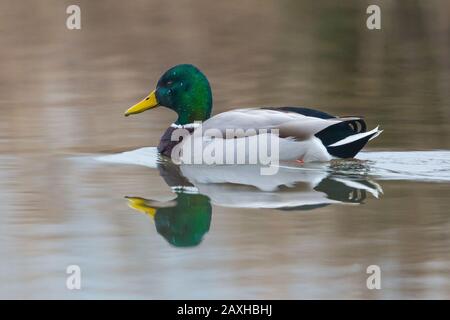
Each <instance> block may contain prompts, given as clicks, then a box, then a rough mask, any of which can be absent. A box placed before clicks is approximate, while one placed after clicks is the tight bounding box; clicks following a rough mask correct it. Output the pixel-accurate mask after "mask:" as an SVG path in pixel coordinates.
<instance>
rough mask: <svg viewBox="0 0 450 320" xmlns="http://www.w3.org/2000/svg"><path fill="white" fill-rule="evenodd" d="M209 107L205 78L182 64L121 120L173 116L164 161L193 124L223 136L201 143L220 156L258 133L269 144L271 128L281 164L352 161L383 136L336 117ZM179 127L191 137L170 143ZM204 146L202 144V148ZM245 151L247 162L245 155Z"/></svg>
mask: <svg viewBox="0 0 450 320" xmlns="http://www.w3.org/2000/svg"><path fill="white" fill-rule="evenodd" d="M212 105H213V100H212V92H211V86H210V84H209V81H208V79H207V77H206V76H205V75H204V74H203V73H202V72H201V71H200V70H199V69H198V68H197V67H195V66H193V65H190V64H181V65H177V66H174V67H172V68H170V69H169V70H167V71H166V72H165V73H164V74H163V75H162V76H161V78H160V79H159V81H158V83H157V85H156V89H155V90H154V91H152V92H151V93H150V94H149V95H148V96H147V97H145V98H144V99H143V100H142V101H140V102H139V103H137V104H135V105H134V106H132V107H131V108H129V109H128V110H127V111H126V112H125V116H129V115H132V114H137V113H141V112H143V111H146V110H148V109H152V108H155V107H158V106H164V107H167V108H169V109H171V110H173V111H175V112H176V113H177V115H178V118H177V120H176V121H175V122H174V123H173V124H172V125H170V127H169V128H168V129H167V130H166V132H165V133H164V134H163V136H162V137H161V140H160V143H159V145H158V151H159V152H160V153H161V154H163V155H165V156H171V155H172V150H173V149H174V148H175V147H176V146H177V145H179V144H180V145H179V149H180V150H183V148H185V147H186V146H187V145H188V143H187V141H190V140H193V139H195V132H194V131H195V130H197V129H196V126H197V124H198V122H202V129H203V132H206V131H207V130H208V129H215V130H216V131H217V130H218V131H219V132H221V133H223V136H222V138H221V139H217V137H215V139H209V140H207V141H208V142H207V143H206V144H211V143H213V144H214V143H219V142H220V143H222V146H225V147H224V150H225V151H224V152H225V154H226V153H227V152H230V153H231V152H232V153H233V154H235V151H236V150H235V148H236V146H237V145H239V144H238V141H237V140H239V139H244V140H245V141H243V142H244V145H248V144H250V143H252V139H253V140H254V139H257V138H261V135H262V134H265V135H266V136H267V137H268V138H270V139H273V138H274V136H273V134H272V132H275V131H273V130H274V129H276V131H277V135H276V137H275V139H278V140H277V142H278V146H279V147H278V152H279V155H278V159H279V160H280V161H286V160H297V161H299V162H312V161H329V160H331V159H332V158H353V157H354V156H355V155H356V154H357V153H358V152H359V151H360V150H361V149H362V148H363V147H364V146H365V144H366V143H367V142H368V141H369V140H371V139H373V138H375V137H376V136H378V135H379V134H380V133H381V132H382V131H381V130H379V129H378V127H376V128H375V129H373V130H370V131H366V123H365V122H364V120H362V119H361V118H360V117H336V116H333V115H330V114H328V113H325V112H322V111H318V110H314V109H309V108H303V107H278V108H275V107H262V108H250V109H238V110H232V111H227V112H223V113H220V114H217V115H215V116H213V117H211V110H212ZM180 128H182V129H185V130H187V131H188V132H189V133H190V135H188V136H187V137H186V136H184V137H183V138H179V139H176V140H175V141H172V140H173V138H172V135H173V133H174V131H175V130H176V129H180ZM229 129H234V130H242V131H244V134H243V135H238V136H236V135H233V136H231V137H228V136H227V134H226V131H227V130H229ZM247 132H250V133H247ZM261 132H263V133H261ZM186 138H187V139H186ZM191 142H192V141H191ZM253 142H254V141H253ZM206 144H205V142H204V141H203V140H202V146H203V148H205V147H206ZM241 145H242V144H241ZM230 148H231V149H233V150H231V149H230ZM238 152H239V151H238ZM245 152H246V153H247V154H246V157H248V152H249V151H248V150H247V151H245ZM181 153H182V152H181Z"/></svg>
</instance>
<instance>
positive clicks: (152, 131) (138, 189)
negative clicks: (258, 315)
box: [0, 0, 450, 299]
mask: <svg viewBox="0 0 450 320" xmlns="http://www.w3.org/2000/svg"><path fill="white" fill-rule="evenodd" d="M79 3H80V6H81V8H82V29H81V30H79V31H70V30H67V29H66V28H65V19H66V16H67V15H66V14H65V9H66V7H67V5H69V4H71V3H70V2H64V1H56V0H55V1H51V0H45V1H40V2H39V3H38V2H36V3H34V2H30V3H25V2H23V3H19V2H17V1H10V0H3V1H2V2H0V31H1V34H2V36H1V37H0V70H2V72H1V73H0V109H1V111H2V116H1V118H0V256H1V257H2V260H1V263H0V297H1V298H28V299H31V298H66V299H79V298H289V299H296V298H345V299H350V298H371V299H372V298H373V299H389V298H403V299H404V298H450V250H449V249H448V248H449V247H450V232H449V230H450V201H449V200H448V199H449V197H450V188H449V180H450V156H449V152H448V151H446V150H449V149H450V139H449V137H450V132H449V126H448V123H449V121H450V93H449V91H448V88H449V87H450V79H449V78H450V76H449V75H450V73H449V71H450V61H449V56H450V52H449V50H450V43H449V39H450V36H449V34H450V23H449V20H448V17H449V13H450V6H449V4H448V2H447V1H427V2H425V1H423V2H418V1H417V2H414V1H396V2H382V10H383V27H382V30H381V31H376V32H372V31H368V30H367V29H366V28H365V17H366V15H365V9H366V7H367V3H365V2H364V1H346V2H345V4H344V3H342V4H340V3H336V2H335V1H321V2H320V4H318V3H316V4H312V3H311V2H308V3H306V2H304V3H303V2H302V1H277V2H275V1H273V2H267V4H266V5H264V6H262V5H260V4H259V2H258V1H256V0H255V1H253V0H250V1H246V2H245V3H242V2H241V1H227V2H226V3H225V2H224V3H217V4H214V6H213V5H212V4H211V3H210V2H209V1H195V2H194V1H180V2H177V3H172V2H167V1H133V2H132V3H127V4H125V3H123V2H120V1H95V2H93V1H91V2H88V1H80V2H79ZM380 3H381V2H380ZM19 17H20V18H19ZM185 62H188V63H193V64H196V65H198V66H199V67H200V68H201V69H202V70H204V72H205V73H206V74H207V76H208V77H209V78H210V80H211V84H212V87H213V94H214V112H215V113H218V112H222V111H226V110H230V109H233V108H235V107H251V106H262V105H265V106H272V105H276V106H281V105H304V106H310V107H316V108H320V109H323V110H324V111H328V112H330V113H335V114H341V115H348V114H357V115H364V116H365V117H366V121H367V123H368V125H369V126H370V127H374V126H376V125H377V124H380V125H381V126H382V128H383V129H384V130H385V131H384V133H383V134H382V135H381V136H380V137H379V138H377V139H376V140H374V141H371V143H370V145H369V146H368V148H367V149H366V151H367V152H365V153H362V154H361V155H360V159H363V160H364V161H363V162H340V163H339V162H338V163H333V164H327V165H307V166H295V167H294V168H292V167H290V168H281V169H280V173H279V175H277V178H274V179H271V180H269V181H260V180H258V179H257V178H255V177H256V176H254V175H252V174H253V173H252V172H253V171H252V169H251V168H248V170H247V169H244V170H243V169H242V168H232V169H231V170H230V168H228V170H229V171H228V172H227V171H225V173H224V172H222V171H221V170H226V169H224V168H219V169H217V168H209V169H208V168H203V169H202V168H200V169H199V168H197V169H198V171H195V170H196V169H195V168H194V169H192V168H181V169H180V168H178V167H176V166H173V165H172V164H171V163H170V162H167V161H164V160H161V159H160V158H158V156H157V155H156V154H155V152H154V149H152V148H144V149H141V148H143V147H152V146H155V145H157V143H158V141H159V137H160V135H161V134H162V133H163V131H164V130H165V129H166V127H167V126H168V125H169V124H170V123H171V122H172V121H173V120H174V114H173V113H171V112H170V111H169V110H166V109H163V108H159V109H157V110H154V111H151V112H147V113H144V114H142V115H139V116H135V117H131V118H125V117H123V111H124V110H125V109H126V108H127V107H129V106H130V105H131V104H133V103H134V102H136V101H137V100H139V99H140V98H142V97H143V96H145V95H146V94H148V92H149V91H150V90H152V89H153V87H154V85H155V83H156V81H157V79H158V78H159V76H160V74H161V73H162V72H164V71H165V70H166V69H167V68H168V67H170V66H172V65H174V64H178V63H185ZM433 150H438V151H433ZM127 151H131V152H130V153H123V152H127ZM412 151H415V152H412ZM221 176H222V177H223V176H226V177H227V179H229V180H233V179H241V180H242V179H247V180H248V181H252V185H250V186H249V185H247V186H245V185H240V184H207V183H206V182H207V181H206V180H207V179H206V180H205V177H209V178H210V180H214V179H213V178H212V177H215V179H216V180H215V181H217V179H218V177H221ZM232 182H236V180H234V181H232ZM125 197H129V198H125ZM130 197H131V198H130ZM144 199H145V200H144ZM155 208H157V209H155ZM71 264H77V265H79V266H80V267H81V269H82V290H80V291H69V290H67V289H66V286H65V281H66V277H67V274H66V273H65V270H66V267H67V266H68V265H71ZM372 264H376V265H379V266H380V267H381V270H382V289H381V290H372V291H371V290H368V289H367V288H366V278H367V274H366V268H367V266H369V265H372Z"/></svg>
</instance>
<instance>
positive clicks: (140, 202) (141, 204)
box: [125, 197, 156, 218]
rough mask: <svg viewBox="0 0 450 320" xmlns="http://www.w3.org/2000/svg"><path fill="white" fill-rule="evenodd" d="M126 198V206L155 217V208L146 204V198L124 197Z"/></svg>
mask: <svg viewBox="0 0 450 320" xmlns="http://www.w3.org/2000/svg"><path fill="white" fill-rule="evenodd" d="M125 198H127V199H128V206H129V207H130V208H132V209H134V210H136V211H139V212H142V213H145V214H148V215H149V216H151V217H152V218H154V217H155V213H156V209H155V208H153V207H150V206H149V205H148V202H147V200H145V199H143V198H139V197H125Z"/></svg>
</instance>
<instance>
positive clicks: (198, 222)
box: [155, 193, 211, 247]
mask: <svg viewBox="0 0 450 320" xmlns="http://www.w3.org/2000/svg"><path fill="white" fill-rule="evenodd" d="M176 201H177V204H176V206H174V207H168V208H158V209H157V211H156V214H155V225H156V230H157V231H158V233H159V234H161V235H162V236H163V237H164V238H165V239H166V240H167V241H168V242H169V243H170V244H172V245H174V246H176V247H193V246H196V245H198V244H200V242H201V241H202V239H203V235H204V234H205V233H206V232H208V231H209V226H210V224H211V204H210V202H209V198H208V197H206V196H203V195H201V194H185V193H179V194H178V197H177V199H176Z"/></svg>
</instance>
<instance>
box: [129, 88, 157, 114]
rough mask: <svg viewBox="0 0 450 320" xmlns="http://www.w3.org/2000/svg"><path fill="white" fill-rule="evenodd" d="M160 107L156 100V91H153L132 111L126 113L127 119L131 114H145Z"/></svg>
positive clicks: (131, 109) (132, 108) (133, 107)
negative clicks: (146, 111)
mask: <svg viewBox="0 0 450 320" xmlns="http://www.w3.org/2000/svg"><path fill="white" fill-rule="evenodd" d="M157 106H158V100H157V99H156V94H155V91H152V93H150V94H149V95H148V96H147V97H145V99H144V100H142V101H140V102H138V103H136V104H135V105H134V106H132V107H131V108H130V109H128V110H127V111H125V117H128V116H129V115H131V114H137V113H141V112H144V111H145V110H148V109H151V108H155V107H157Z"/></svg>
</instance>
